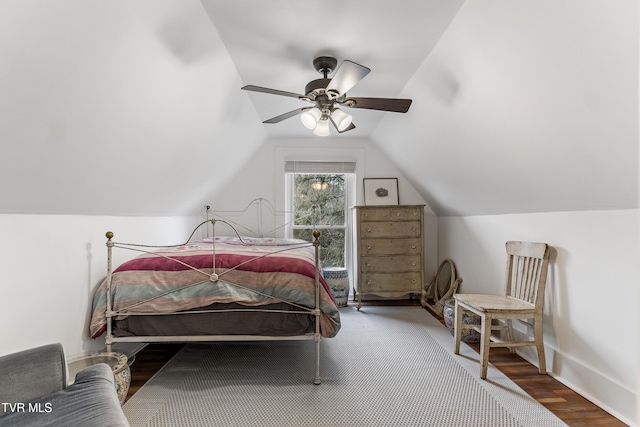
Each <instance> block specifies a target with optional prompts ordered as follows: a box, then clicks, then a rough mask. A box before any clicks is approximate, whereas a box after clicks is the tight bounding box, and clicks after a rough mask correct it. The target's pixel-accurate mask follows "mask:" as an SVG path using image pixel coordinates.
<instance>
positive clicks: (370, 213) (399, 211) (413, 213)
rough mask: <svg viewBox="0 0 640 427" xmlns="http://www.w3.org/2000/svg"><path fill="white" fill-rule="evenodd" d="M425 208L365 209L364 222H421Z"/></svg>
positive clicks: (362, 213)
mask: <svg viewBox="0 0 640 427" xmlns="http://www.w3.org/2000/svg"><path fill="white" fill-rule="evenodd" d="M423 210H424V207H422V206H419V207H412V206H399V207H390V208H376V209H363V210H362V212H361V213H360V215H361V218H362V221H409V220H416V221H417V220H419V219H420V218H421V217H422V212H423Z"/></svg>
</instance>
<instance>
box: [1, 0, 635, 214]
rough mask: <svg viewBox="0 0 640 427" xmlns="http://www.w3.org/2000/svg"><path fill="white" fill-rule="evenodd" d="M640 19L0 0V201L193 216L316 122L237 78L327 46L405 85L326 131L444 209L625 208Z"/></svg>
mask: <svg viewBox="0 0 640 427" xmlns="http://www.w3.org/2000/svg"><path fill="white" fill-rule="evenodd" d="M638 15H639V11H638V4H637V2H636V1H635V0H620V1H617V2H616V3H615V5H613V4H612V3H610V2H605V1H603V0H561V1H558V2H553V4H550V3H549V4H548V3H547V2H538V1H534V0H474V1H469V2H464V1H463V0H455V1H450V0H411V1H404V2H391V1H383V0H374V1H372V0H349V1H344V0H342V1H337V0H328V1H324V2H311V1H307V0H274V1H269V2H267V1H260V0H235V1H226V0H202V1H198V0H135V1H130V0H113V1H109V2H104V1H99V0H5V1H2V2H0V179H1V182H2V186H1V187H0V213H67V214H68V213H71V214H92V215H163V216H164V215H183V214H184V215H187V214H192V213H193V211H194V206H199V205H200V203H201V202H202V197H203V196H202V195H203V194H213V193H215V192H216V191H220V190H222V189H224V188H225V185H226V183H227V180H228V179H230V177H232V176H233V175H234V174H235V173H237V171H238V170H239V169H240V168H242V166H243V165H244V164H245V163H246V162H247V161H248V160H249V159H250V158H251V156H252V155H253V154H254V153H255V152H256V150H257V149H258V148H259V147H260V146H261V145H262V144H263V143H264V142H265V141H266V140H269V139H281V138H309V137H311V136H312V135H310V131H308V130H307V129H306V128H304V127H303V126H302V124H301V123H300V120H299V119H297V118H292V119H288V120H285V121H284V122H281V123H279V124H274V125H264V124H262V123H261V122H262V121H263V120H266V119H269V118H271V117H274V116H277V115H279V114H282V113H285V112H287V111H290V110H293V109H296V108H300V107H303V106H307V105H309V104H306V103H304V102H303V101H299V100H296V99H293V98H287V97H279V96H274V95H267V94H261V93H249V92H243V91H241V90H240V87H242V86H244V85H247V84H252V85H257V86H265V87H270V88H274V89H279V90H284V91H289V92H296V93H302V92H303V91H304V86H305V85H306V83H307V82H309V81H310V80H313V79H317V78H319V77H320V75H319V74H317V72H316V71H315V70H314V68H313V66H312V60H313V58H315V57H316V56H320V55H331V56H335V57H336V58H337V59H338V61H339V62H340V61H342V60H344V59H349V60H352V61H355V62H357V63H360V64H363V65H365V66H367V67H369V68H371V70H372V71H371V73H370V74H369V75H368V76H367V77H365V78H364V79H363V80H362V81H360V82H359V83H358V84H357V85H356V86H355V87H354V88H353V89H352V90H351V91H350V92H349V95H351V96H364V97H391V98H394V97H402V98H411V99H413V104H412V106H411V109H410V110H409V112H408V113H407V114H398V113H382V112H377V111H369V110H356V109H349V113H351V114H352V115H353V117H354V123H355V124H356V126H357V127H356V129H354V130H352V131H349V132H348V133H346V134H343V135H332V136H331V137H330V138H337V139H338V140H339V139H340V138H347V137H348V138H361V139H362V140H365V141H368V143H371V144H376V145H377V146H378V148H379V149H380V150H382V151H383V152H384V153H385V154H386V155H387V157H388V158H389V159H390V160H391V161H392V162H393V163H394V164H395V165H396V166H397V167H398V169H399V170H401V171H402V172H403V174H404V175H405V177H406V178H407V180H408V181H409V182H410V183H411V184H412V185H413V186H414V187H415V188H416V190H417V191H418V192H419V193H420V194H421V195H422V197H423V198H424V199H425V200H426V201H427V202H428V203H429V205H430V206H431V207H432V209H433V210H434V211H435V212H436V213H437V214H439V215H482V214H501V213H519V212H522V213H524V212H550V211H563V210H567V211H570V210H594V209H631V208H637V207H638V91H639V88H638V19H637V18H638ZM316 138H317V137H316ZM235 141H242V143H241V144H240V143H232V142H235ZM322 141H323V139H322V138H318V144H321V143H322ZM211 176H215V179H209V177H211Z"/></svg>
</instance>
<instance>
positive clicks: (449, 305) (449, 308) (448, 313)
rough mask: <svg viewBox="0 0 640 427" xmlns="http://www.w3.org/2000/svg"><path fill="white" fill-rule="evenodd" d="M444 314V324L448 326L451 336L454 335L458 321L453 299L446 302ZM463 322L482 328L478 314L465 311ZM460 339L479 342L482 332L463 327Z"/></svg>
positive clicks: (463, 312)
mask: <svg viewBox="0 0 640 427" xmlns="http://www.w3.org/2000/svg"><path fill="white" fill-rule="evenodd" d="M442 314H443V316H444V324H445V325H446V326H447V329H449V332H451V334H452V335H453V332H454V331H453V330H454V328H455V321H456V301H455V300H454V299H453V298H451V299H448V300H446V301H445V302H444V309H443V310H442ZM462 322H463V323H464V324H467V325H469V324H471V325H477V326H480V323H481V322H482V320H481V319H480V316H478V315H477V314H475V313H472V312H470V311H468V310H464V309H463V310H462ZM460 339H461V340H462V341H464V342H469V343H476V342H479V341H480V332H478V331H476V330H475V329H473V328H471V327H469V326H463V327H462V334H461V338H460Z"/></svg>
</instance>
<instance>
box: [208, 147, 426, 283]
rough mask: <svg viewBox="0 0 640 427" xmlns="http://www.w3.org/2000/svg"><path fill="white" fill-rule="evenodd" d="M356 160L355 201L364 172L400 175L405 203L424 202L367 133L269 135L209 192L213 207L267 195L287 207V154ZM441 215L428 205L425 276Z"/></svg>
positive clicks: (236, 204)
mask: <svg viewBox="0 0 640 427" xmlns="http://www.w3.org/2000/svg"><path fill="white" fill-rule="evenodd" d="M309 159H316V160H333V161H356V163H357V165H358V166H357V173H358V176H357V185H356V191H357V194H356V203H357V204H363V183H362V182H363V181H362V179H363V178H390V177H398V187H399V199H400V203H401V204H424V203H425V201H424V199H423V198H422V197H421V196H420V195H419V194H418V193H417V191H416V190H415V189H414V188H413V186H412V185H411V183H410V182H409V181H408V180H407V179H406V177H405V176H404V175H403V174H402V172H401V171H400V170H399V169H398V168H397V167H396V166H395V165H394V164H393V163H391V162H390V161H389V159H388V158H387V157H386V156H385V155H384V154H383V153H382V152H381V151H380V150H379V149H378V147H377V146H376V145H375V144H373V143H372V142H371V141H370V140H368V139H342V138H331V137H327V138H323V139H318V138H310V139H307V140H300V139H277V140H268V141H267V142H266V143H265V144H264V145H263V146H262V147H261V148H260V149H259V150H258V151H256V153H255V154H254V156H253V158H252V159H250V160H249V161H248V162H247V163H246V164H244V165H243V166H242V167H241V168H239V169H240V170H241V171H240V172H239V173H238V174H237V175H236V176H235V177H234V178H233V179H230V180H229V184H228V185H227V186H226V187H225V189H224V191H219V192H217V193H216V194H212V195H211V201H210V204H211V206H213V207H214V208H215V209H240V208H243V207H244V206H245V205H246V204H247V203H248V202H249V201H251V200H252V199H255V198H258V197H264V198H267V199H269V200H271V201H273V202H274V203H276V204H277V208H278V209H281V210H284V162H285V161H286V160H309ZM437 262H438V259H437V218H436V216H435V214H434V213H433V211H432V210H431V208H430V207H429V206H426V208H425V280H426V281H427V282H428V281H429V280H430V278H431V277H432V276H433V275H435V270H436V268H437Z"/></svg>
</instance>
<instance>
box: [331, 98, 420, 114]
mask: <svg viewBox="0 0 640 427" xmlns="http://www.w3.org/2000/svg"><path fill="white" fill-rule="evenodd" d="M411 102H412V101H411V100H410V99H400V98H347V99H345V100H344V101H343V102H341V104H342V105H345V106H347V107H351V108H365V109H367V110H380V111H391V112H393V113H406V112H407V111H409V107H410V106H411Z"/></svg>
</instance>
